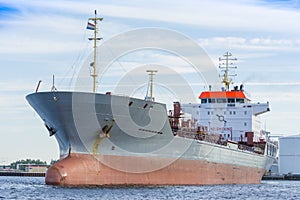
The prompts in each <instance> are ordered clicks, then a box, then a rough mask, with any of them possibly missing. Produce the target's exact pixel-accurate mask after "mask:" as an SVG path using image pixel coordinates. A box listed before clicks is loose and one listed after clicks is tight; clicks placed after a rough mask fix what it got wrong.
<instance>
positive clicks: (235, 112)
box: [182, 52, 270, 141]
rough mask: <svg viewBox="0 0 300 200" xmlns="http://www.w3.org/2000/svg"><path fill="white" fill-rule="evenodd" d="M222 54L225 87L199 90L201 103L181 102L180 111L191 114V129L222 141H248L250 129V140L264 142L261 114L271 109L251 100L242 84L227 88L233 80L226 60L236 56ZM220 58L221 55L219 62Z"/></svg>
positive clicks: (265, 104)
mask: <svg viewBox="0 0 300 200" xmlns="http://www.w3.org/2000/svg"><path fill="white" fill-rule="evenodd" d="M224 56H225V61H226V62H225V63H226V67H225V70H224V72H225V74H224V75H223V80H222V82H223V83H224V84H225V87H224V88H222V89H221V90H220V91H204V92H202V93H201V94H200V96H199V99H200V101H201V103H199V104H189V103H188V104H182V111H183V113H185V114H186V113H188V114H190V115H191V121H192V122H194V126H195V127H194V128H198V129H200V130H201V131H204V132H207V133H213V134H221V135H222V138H223V139H224V140H233V141H247V138H246V137H247V132H252V133H253V141H265V139H266V136H267V135H266V132H265V131H263V129H262V124H261V122H260V115H261V114H263V113H265V112H268V111H270V108H269V103H268V102H267V103H251V101H250V99H248V98H247V97H246V95H245V93H244V90H243V85H240V87H238V86H235V87H234V88H233V89H232V90H230V88H229V85H230V84H232V81H231V80H229V79H228V76H229V74H228V71H229V68H230V66H228V65H229V64H228V60H236V59H230V58H229V57H230V56H231V54H230V53H228V52H227V53H226V54H225V55H224ZM223 60H224V59H221V58H220V61H223ZM220 68H222V67H220ZM248 137H249V136H248ZM251 137H252V136H251Z"/></svg>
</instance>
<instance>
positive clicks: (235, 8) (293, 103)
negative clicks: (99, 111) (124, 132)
mask: <svg viewBox="0 0 300 200" xmlns="http://www.w3.org/2000/svg"><path fill="white" fill-rule="evenodd" d="M95 9H97V10H98V15H99V16H101V17H103V18H104V20H103V21H102V22H101V24H100V34H101V37H103V40H104V41H105V40H109V39H110V38H112V37H114V36H116V35H118V34H120V33H124V32H126V31H130V30H133V29H138V28H145V27H156V28H164V29H169V30H174V31H177V32H179V33H181V34H184V35H186V36H187V37H189V38H190V39H192V40H193V41H195V42H196V43H197V44H199V46H201V47H202V48H203V49H204V51H205V52H206V53H207V55H208V56H209V57H210V58H211V59H212V61H213V62H214V63H216V65H217V64H218V58H219V57H220V56H222V55H223V54H224V53H225V52H227V51H229V52H231V53H232V54H233V55H234V57H236V58H238V61H237V63H236V64H237V66H238V69H237V70H235V73H237V74H238V76H236V77H234V79H233V81H234V82H235V83H236V84H240V83H243V84H244V86H245V91H246V94H247V96H248V97H249V98H250V99H251V100H252V102H267V101H268V102H269V103H270V107H271V112H269V113H267V114H264V116H262V121H263V124H264V127H265V128H266V129H267V130H268V131H270V132H271V134H272V135H273V136H286V135H298V134H299V133H300V132H299V129H300V128H299V126H300V125H299V120H300V115H299V113H300V106H299V105H298V103H299V99H300V81H299V77H300V67H299V63H300V62H299V59H298V58H300V24H299V23H300V22H299V21H300V2H299V1H298V0H286V1H283V0H281V1H280V0H278V1H276V0H228V1H224V0H201V1H198V0H186V1H171V0H162V1H161V0H154V1H145V0H142V1H141V0H128V1H117V0H109V1H106V0H87V1H76V0H73V1H71V0H64V1H59V0H52V1H42V0H26V1H25V0H0V44H1V45H0V61H1V64H0V66H1V73H0V138H1V139H0V165H1V164H9V163H11V162H13V161H16V160H19V159H26V158H32V159H41V160H44V161H47V162H50V160H51V159H58V157H59V155H58V154H59V153H58V152H59V151H58V145H57V143H56V141H55V138H54V137H49V134H48V131H47V130H46V129H45V127H44V125H43V122H42V120H40V118H39V117H38V115H37V114H36V113H35V112H34V111H33V109H32V108H31V107H30V106H29V104H28V103H27V102H26V100H25V96H26V95H27V94H29V93H32V92H34V91H35V88H36V85H37V83H38V81H39V80H42V84H41V87H40V91H48V90H50V89H51V86H52V75H53V74H55V77H56V79H55V86H56V88H57V89H58V90H60V91H62V90H72V88H73V84H74V81H73V80H74V77H75V76H76V74H77V73H78V71H77V69H78V68H80V65H81V64H82V63H83V61H84V60H85V59H86V58H87V57H88V55H89V54H90V53H91V49H92V44H91V43H90V42H89V41H88V40H87V38H88V37H90V36H91V32H89V31H87V30H86V24H87V19H88V18H89V17H93V14H94V10H95ZM156 53H157V52H156ZM148 54H149V52H139V53H137V54H136V55H134V56H131V57H130V56H129V57H127V58H123V60H120V61H119V65H122V68H123V70H124V68H125V69H126V66H125V65H128V69H131V66H132V65H130V64H132V63H131V62H133V61H131V60H130V59H131V58H132V57H135V58H136V57H139V58H140V59H139V62H142V61H143V60H145V62H146V59H147V58H149V56H151V55H148ZM159 56H161V58H162V59H160V60H163V59H167V61H170V63H172V62H171V61H172V59H174V58H170V57H168V56H167V55H164V54H163V53H161V54H159V53H158V55H157V54H156V57H159ZM168 58H169V59H168ZM135 62H136V61H135ZM156 62H158V60H156ZM173 62H174V60H173ZM120 63H122V64H120ZM149 63H150V62H149ZM177 64H178V62H177ZM178 66H179V65H178ZM119 67H120V66H119ZM112 68H113V67H112ZM110 70H112V71H110V72H113V71H114V70H115V71H118V69H117V68H115V69H110ZM186 74H188V73H186ZM110 75H111V74H110V73H107V74H106V76H105V77H106V79H103V80H102V81H103V83H106V84H103V87H104V88H105V87H106V86H108V85H109V84H113V82H114V80H116V79H115V78H112V77H111V76H110ZM114 75H119V76H120V75H122V74H118V73H116V74H114ZM109 77H111V78H109ZM186 77H188V75H186ZM103 87H102V88H103ZM197 87H198V88H197ZM193 89H194V90H196V91H195V93H196V94H197V95H198V94H200V92H201V91H202V90H203V89H204V88H203V85H201V83H199V84H197V83H194V87H193ZM197 90H198V91H197ZM98 91H99V92H101V91H102V89H101V87H100V86H99V87H98ZM103 91H104V89H103Z"/></svg>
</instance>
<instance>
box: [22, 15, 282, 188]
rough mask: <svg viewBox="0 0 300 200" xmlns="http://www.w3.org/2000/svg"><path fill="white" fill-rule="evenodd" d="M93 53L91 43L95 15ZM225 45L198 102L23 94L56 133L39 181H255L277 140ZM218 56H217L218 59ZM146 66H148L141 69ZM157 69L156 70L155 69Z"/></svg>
mask: <svg viewBox="0 0 300 200" xmlns="http://www.w3.org/2000/svg"><path fill="white" fill-rule="evenodd" d="M90 20H92V22H93V23H89V24H88V28H90V29H92V30H94V38H91V40H94V55H96V50H97V40H98V38H97V21H99V20H100V21H101V20H102V18H98V17H97V15H96V12H95V17H94V18H90ZM230 55H231V54H229V53H226V54H225V58H224V59H225V60H224V61H225V62H226V66H225V70H224V72H225V74H224V76H223V80H222V82H223V83H224V86H225V87H224V88H222V89H220V91H211V90H208V91H203V92H202V93H201V94H200V96H199V103H198V104H192V103H189V102H185V103H181V102H173V106H174V107H173V110H169V111H168V110H167V106H166V104H164V103H160V102H156V101H155V99H154V97H153V84H154V83H153V82H154V81H153V76H154V74H155V73H156V72H157V71H155V70H149V71H147V72H148V73H149V74H150V76H149V77H150V79H149V89H150V95H149V96H147V97H146V98H145V99H140V98H134V97H128V96H119V95H114V94H112V93H104V94H102V93H97V92H96V91H97V89H96V88H97V86H96V84H97V81H96V78H97V74H96V71H97V70H96V67H97V65H96V61H97V60H96V59H97V58H96V56H94V62H93V69H94V71H93V74H92V75H91V76H92V77H93V83H94V84H93V92H77V91H57V90H55V88H54V89H53V90H52V91H47V92H39V91H38V88H37V89H36V92H35V93H32V94H29V95H27V96H26V99H27V101H28V102H29V104H30V105H31V106H32V108H33V109H34V110H35V111H36V112H37V113H38V115H39V116H40V118H41V119H42V120H43V122H44V124H45V127H46V129H47V130H48V131H49V134H50V136H52V137H55V138H56V140H57V142H58V145H59V150H60V159H59V161H58V162H57V163H55V164H53V165H52V166H51V167H50V168H49V169H48V170H47V173H46V178H45V182H46V184H49V185H59V186H132V185H143V186H151V185H209V184H258V183H260V181H261V178H262V176H263V174H264V172H265V170H268V169H269V168H270V166H271V165H272V163H273V161H274V158H275V156H276V152H277V147H276V145H275V144H273V143H272V142H271V141H269V140H268V137H267V135H266V132H264V131H262V130H260V129H259V128H258V126H257V123H258V117H259V115H260V114H262V113H265V112H268V111H269V104H268V103H251V102H250V100H249V99H248V98H247V97H246V95H245V93H244V91H243V87H242V86H240V87H239V88H237V87H234V88H233V89H232V90H231V89H230V86H231V85H232V83H231V81H230V80H229V78H228V76H229V74H228V71H229V66H228V61H229V60H230ZM220 60H222V59H220ZM145 73H146V72H145ZM156 75H158V74H156Z"/></svg>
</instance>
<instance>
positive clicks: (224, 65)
mask: <svg viewBox="0 0 300 200" xmlns="http://www.w3.org/2000/svg"><path fill="white" fill-rule="evenodd" d="M223 56H224V57H225V58H222V57H220V58H219V61H220V63H219V68H220V69H223V70H222V71H223V72H224V74H223V80H222V83H224V84H225V89H226V91H229V85H230V84H232V83H233V82H232V80H231V79H229V76H236V74H229V69H236V68H237V67H236V66H232V65H234V63H229V61H236V60H237V58H230V57H231V56H232V54H231V53H229V52H228V51H227V52H226V53H225V54H224V55H223ZM222 61H225V63H224V62H222Z"/></svg>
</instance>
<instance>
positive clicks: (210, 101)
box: [208, 99, 216, 103]
mask: <svg viewBox="0 0 300 200" xmlns="http://www.w3.org/2000/svg"><path fill="white" fill-rule="evenodd" d="M208 103H216V99H208Z"/></svg>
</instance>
